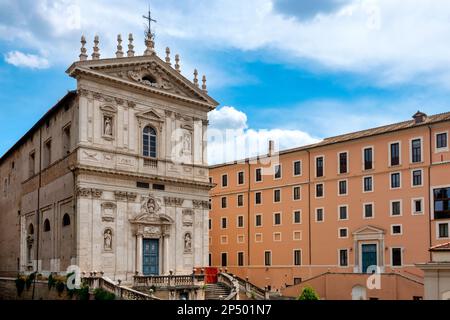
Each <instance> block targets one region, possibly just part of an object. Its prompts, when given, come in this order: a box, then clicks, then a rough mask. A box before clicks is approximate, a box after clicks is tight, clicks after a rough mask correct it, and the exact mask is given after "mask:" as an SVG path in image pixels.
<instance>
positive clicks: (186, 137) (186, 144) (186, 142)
mask: <svg viewBox="0 0 450 320" xmlns="http://www.w3.org/2000/svg"><path fill="white" fill-rule="evenodd" d="M191 145H192V141H191V134H190V133H189V132H186V133H184V134H183V154H191Z"/></svg>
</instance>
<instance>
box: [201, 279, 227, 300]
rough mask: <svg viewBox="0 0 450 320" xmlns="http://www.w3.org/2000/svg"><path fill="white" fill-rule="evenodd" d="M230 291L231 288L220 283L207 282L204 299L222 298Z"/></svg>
mask: <svg viewBox="0 0 450 320" xmlns="http://www.w3.org/2000/svg"><path fill="white" fill-rule="evenodd" d="M230 293H231V289H230V288H229V287H228V286H227V285H225V284H223V283H221V282H218V283H214V284H207V285H206V288H205V300H223V299H225V297H227V296H228V295H229V294H230Z"/></svg>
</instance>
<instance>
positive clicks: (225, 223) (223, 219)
mask: <svg viewBox="0 0 450 320" xmlns="http://www.w3.org/2000/svg"><path fill="white" fill-rule="evenodd" d="M226 228H227V218H225V217H224V218H222V229H226Z"/></svg>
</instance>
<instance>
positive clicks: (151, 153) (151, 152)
mask: <svg viewBox="0 0 450 320" xmlns="http://www.w3.org/2000/svg"><path fill="white" fill-rule="evenodd" d="M142 153H143V156H144V157H152V158H156V130H155V129H154V128H153V127H150V126H146V127H145V128H144V130H143V134H142Z"/></svg>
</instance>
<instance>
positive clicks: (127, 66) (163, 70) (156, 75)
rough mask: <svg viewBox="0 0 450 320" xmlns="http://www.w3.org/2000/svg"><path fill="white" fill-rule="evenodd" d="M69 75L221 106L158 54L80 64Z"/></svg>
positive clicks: (69, 70)
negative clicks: (86, 76) (93, 78)
mask: <svg viewBox="0 0 450 320" xmlns="http://www.w3.org/2000/svg"><path fill="white" fill-rule="evenodd" d="M67 72H68V73H69V74H70V75H71V76H74V77H75V76H77V75H78V74H85V75H91V76H94V77H97V78H103V79H105V80H107V79H109V80H111V81H114V82H121V83H123V84H129V85H132V86H134V87H139V88H143V89H145V88H147V89H149V90H150V91H153V92H160V93H162V94H163V95H165V96H169V95H170V96H174V97H179V98H186V99H188V100H189V101H193V100H195V101H196V102H199V103H202V104H205V105H209V106H210V107H211V108H214V107H215V106H217V105H218V103H217V101H215V100H214V99H212V98H211V97H210V96H209V95H208V94H207V91H206V90H202V89H200V88H199V87H198V86H196V85H195V84H193V83H192V82H191V81H189V80H188V79H186V78H185V77H183V76H182V75H181V74H180V72H178V71H177V70H175V69H173V68H172V67H171V66H170V65H169V64H167V63H165V62H164V61H162V60H161V59H160V58H159V57H157V56H156V55H151V56H142V57H126V58H121V59H102V60H96V61H95V60H94V61H79V62H76V63H74V64H73V65H72V66H71V67H70V68H69V69H68V70H67Z"/></svg>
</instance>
